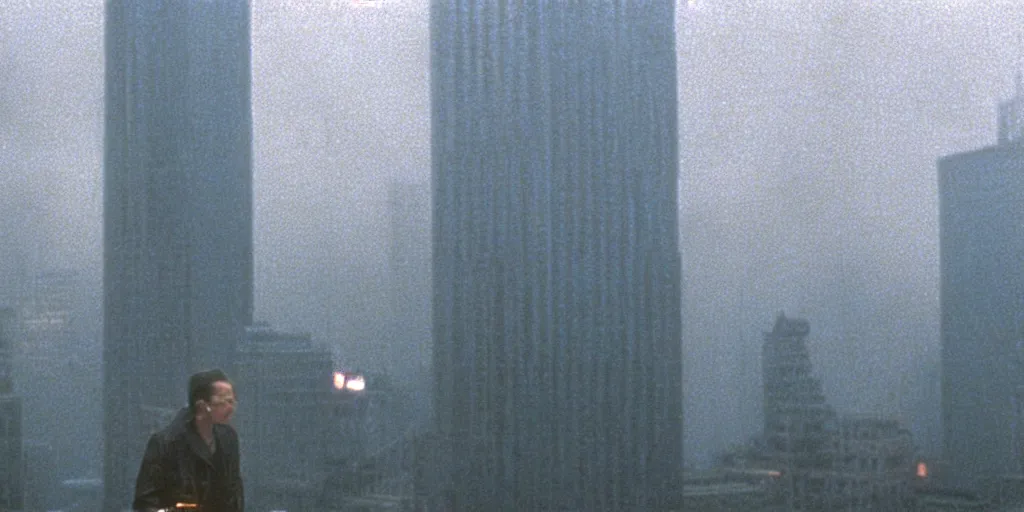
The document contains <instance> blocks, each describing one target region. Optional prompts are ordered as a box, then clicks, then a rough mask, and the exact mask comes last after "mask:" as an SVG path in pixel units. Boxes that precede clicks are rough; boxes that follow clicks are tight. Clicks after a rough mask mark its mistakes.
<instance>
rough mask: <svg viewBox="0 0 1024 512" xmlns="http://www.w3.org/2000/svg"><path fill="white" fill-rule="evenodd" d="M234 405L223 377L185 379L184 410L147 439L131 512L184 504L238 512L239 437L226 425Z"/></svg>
mask: <svg viewBox="0 0 1024 512" xmlns="http://www.w3.org/2000/svg"><path fill="white" fill-rule="evenodd" d="M235 405H236V402H235V392H234V389H233V388H232V386H231V381H230V380H228V377H227V375H225V374H224V372H222V371H220V370H209V371H204V372H199V373H197V374H195V375H192V376H191V377H189V379H188V406H187V407H185V408H183V409H182V410H181V411H179V412H178V414H177V416H175V418H174V420H173V421H171V424H170V425H168V426H167V428H165V429H163V430H161V431H160V432H157V433H156V434H153V435H152V436H151V437H150V438H149V444H148V445H147V446H146V454H145V455H144V456H143V458H142V466H141V467H140V468H139V476H138V478H137V479H136V482H135V500H134V501H133V502H132V509H133V510H137V511H154V510H159V509H171V510H173V509H174V508H175V505H176V504H178V503H189V504H195V505H198V510H199V511H200V512H243V510H244V509H245V500H244V497H243V495H242V477H241V473H240V471H239V464H238V435H237V434H236V433H235V429H233V428H232V427H231V425H229V422H230V421H231V415H232V414H234V412H235ZM193 510H195V509H194V508H193Z"/></svg>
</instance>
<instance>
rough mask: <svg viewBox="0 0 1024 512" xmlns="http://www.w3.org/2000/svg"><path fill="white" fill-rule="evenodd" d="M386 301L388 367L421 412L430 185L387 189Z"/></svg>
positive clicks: (426, 366)
mask: <svg viewBox="0 0 1024 512" xmlns="http://www.w3.org/2000/svg"><path fill="white" fill-rule="evenodd" d="M388 212H389V220H390V222H389V233H388V235H389V236H388V237H389V240H388V277H389V286H388V303H389V306H390V312H391V320H392V327H391V334H390V338H391V339H390V340H389V345H388V348H387V350H386V352H385V355H386V359H385V360H386V361H387V363H386V366H385V368H386V371H387V373H388V374H389V375H390V376H391V379H392V380H393V382H394V383H395V385H398V386H401V387H406V388H409V389H410V390H411V391H412V393H413V395H414V396H416V397H418V398H419V399H420V400H418V401H417V403H418V405H419V410H420V411H426V410H427V409H428V408H427V407H426V406H427V405H428V403H429V400H430V396H429V395H430V393H429V387H430V384H429V383H430V375H429V372H430V297H431V294H430V290H431V279H430V185H429V184H428V183H395V184H393V185H392V186H391V187H390V188H389V189H388Z"/></svg>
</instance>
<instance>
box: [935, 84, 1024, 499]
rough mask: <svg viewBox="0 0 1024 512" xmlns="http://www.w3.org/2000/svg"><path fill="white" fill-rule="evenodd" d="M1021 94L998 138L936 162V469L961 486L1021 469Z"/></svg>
mask: <svg viewBox="0 0 1024 512" xmlns="http://www.w3.org/2000/svg"><path fill="white" fill-rule="evenodd" d="M1022 93H1024V91H1022V88H1021V85H1020V80H1019V79H1018V81H1017V95H1016V98H1015V99H1013V100H1011V101H1009V102H1005V103H1003V104H1002V105H1001V106H1000V109H999V112H1000V119H999V127H1000V129H999V139H998V143H997V144H996V145H994V146H989V147H986V148H982V149H978V150H975V151H969V152H966V153H958V154H954V155H950V156H947V157H944V158H941V159H940V160H939V161H938V185H939V251H940V307H941V313H940V315H941V316H940V336H941V344H942V356H941V361H942V372H941V373H942V427H943V428H942V433H943V458H944V459H945V471H944V474H945V475H946V476H948V477H949V479H950V481H949V483H950V484H951V485H956V486H961V487H967V488H975V489H977V488H980V487H984V486H986V484H987V483H990V482H993V481H995V480H996V479H998V478H1001V476H1002V475H1005V474H1008V473H1020V472H1021V471H1022V469H1024V468H1022V465H1021V453H1020V445H1019V443H1018V442H1017V439H1018V437H1019V435H1020V432H1021V429H1022V425H1021V424H1020V421H1019V417H1018V415H1017V413H1016V410H1017V399H1018V397H1017V394H1016V390H1017V389H1018V388H1019V387H1020V386H1021V385H1024V265H1022V262H1024V260H1022V255H1024V146H1022V145H1021V138H1020V133H1021V131H1020V130H1019V126H1018V125H1019V121H1020V119H1024V117H1021V116H1020V115H1019V113H1020V112H1021V110H1022V109H1021V100H1022V99H1024V97H1022Z"/></svg>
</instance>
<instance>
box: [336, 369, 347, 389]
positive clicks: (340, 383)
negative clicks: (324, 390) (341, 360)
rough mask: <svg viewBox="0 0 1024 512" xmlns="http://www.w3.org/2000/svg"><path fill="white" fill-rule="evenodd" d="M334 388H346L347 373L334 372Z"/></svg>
mask: <svg viewBox="0 0 1024 512" xmlns="http://www.w3.org/2000/svg"><path fill="white" fill-rule="evenodd" d="M334 389H345V374H344V373H341V372H334Z"/></svg>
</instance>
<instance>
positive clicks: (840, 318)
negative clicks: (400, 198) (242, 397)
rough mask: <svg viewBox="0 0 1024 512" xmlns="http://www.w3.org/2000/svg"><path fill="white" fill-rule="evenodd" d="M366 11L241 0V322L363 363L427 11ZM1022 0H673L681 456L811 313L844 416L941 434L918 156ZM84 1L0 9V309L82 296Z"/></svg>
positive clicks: (86, 138)
mask: <svg viewBox="0 0 1024 512" xmlns="http://www.w3.org/2000/svg"><path fill="white" fill-rule="evenodd" d="M879 4H881V5H879ZM384 5H385V7H384V8H383V9H353V8H351V7H350V6H349V5H348V2H343V1H334V0H324V1H321V2H312V1H299V0H277V1H274V0H254V1H253V14H252V39H253V82H252V83H253V120H254V129H253V134H254V144H253V146H254V162H255V168H254V172H253V174H254V193H255V198H254V205H255V206H254V208H255V212H254V222H255V251H256V254H255V263H256V283H255V284H256V315H257V317H258V318H259V319H262V320H266V321H269V322H271V323H273V324H275V325H276V326H277V327H280V328H282V329H289V330H300V331H309V332H311V333H313V335H314V338H315V339H316V340H318V341H322V342H328V343H331V344H332V345H334V346H336V347H337V348H338V350H339V353H340V354H341V355H342V356H343V358H344V360H345V361H347V362H348V363H349V364H352V365H356V366H365V367H368V368H372V367H379V366H385V365H386V362H385V361H381V360H380V358H379V356H380V351H377V350H375V349H374V347H375V346H376V345H379V343H378V340H379V339H380V338H382V337H383V336H384V335H385V331H386V329H387V322H386V321H385V319H384V315H385V312H386V311H387V300H386V297H387V290H386V289H385V285H386V282H387V280H386V278H387V275H386V271H387V268H386V264H387V257H386V254H387V253H386V251H387V246H386V243H387V242H386V240H384V239H383V238H382V235H383V234H384V233H386V232H387V229H386V226H387V222H386V219H387V211H386V203H385V201H386V197H387V189H388V186H389V183H391V182H393V181H401V182H425V181H427V180H429V169H430V162H429V155H430V152H429V142H430V141H429V67H428V66H429V62H428V60H429V53H428V49H429V45H428V20H427V12H428V8H427V5H428V4H427V2H426V0H385V3H384ZM1022 16H1024V9H1022V8H1021V7H1018V6H1016V5H1015V4H1014V3H1012V2H997V3H995V4H993V3H991V2H980V1H979V2H966V1H962V2H952V1H934V2H911V1H894V2H882V3H878V2H867V1H859V2H858V1H855V2H843V3H840V2H832V1H826V0H821V1H800V2H796V1H791V2H786V1H781V0H780V1H754V0H746V1H741V0H734V1H715V0H689V1H684V2H680V4H679V9H678V12H677V34H678V41H677V45H678V49H679V67H678V69H679V92H680V109H679V112H680V137H681V144H680V165H681V167H680V177H681V180H680V190H681V194H680V197H681V206H680V215H681V229H682V237H681V244H682V256H683V262H684V269H683V273H684V294H685V295H684V304H685V306H684V329H685V333H686V336H685V341H684V355H685V360H686V364H685V373H686V374H685V383H686V404H685V411H684V414H685V416H686V427H687V431H686V443H687V452H688V453H687V457H688V458H689V459H690V461H691V463H694V464H700V463H702V462H703V461H706V460H707V459H708V458H709V457H710V456H711V455H712V454H713V453H714V452H715V451H717V450H719V449H721V448H723V447H725V446H727V445H729V444H731V443H736V442H740V441H742V440H743V439H744V438H745V437H746V436H749V435H751V434H753V433H755V432H756V431H757V430H758V429H759V428H760V416H759V414H760V411H759V407H760V405H759V404H760V396H761V395H760V392H761V391H760V388H759V385H760V362H759V360H760V349H761V333H762V331H766V330H769V329H770V328H771V324H772V321H773V319H774V315H775V314H776V313H777V312H778V311H785V312H786V313H787V314H788V315H790V316H803V317H806V318H807V319H808V320H809V321H810V322H811V329H812V332H811V339H810V343H809V348H810V350H811V352H812V361H813V362H814V364H815V369H816V373H817V374H819V375H820V376H822V377H823V380H824V385H825V390H826V393H827V394H828V395H829V397H830V400H831V401H832V403H833V404H834V405H835V406H836V407H837V409H838V410H839V411H840V412H841V413H842V412H872V411H874V412H884V413H888V414H897V415H900V416H901V417H902V418H903V419H904V421H906V422H907V423H908V424H911V425H912V427H914V429H915V435H919V436H924V437H927V435H929V434H928V432H932V431H933V430H934V429H937V427H938V425H937V420H938V415H937V411H938V402H937V400H938V395H937V394H935V395H934V396H930V395H929V394H928V393H929V392H930V391H929V389H931V388H930V386H932V384H935V385H937V381H935V380H934V379H935V378H936V377H937V370H936V365H937V364H938V240H937V236H938V226H937V216H938V206H937V202H936V177H935V160H936V159H937V158H939V157H941V156H943V155H947V154H950V153H953V152H958V151H964V150H968V149H973V148H977V147H980V146H984V145H989V144H992V143H993V142H994V140H995V105H996V101H998V100H999V99H1002V98H1005V97H1007V96H1008V95H1009V94H1010V89H1011V84H1012V78H1013V73H1014V70H1015V68H1016V67H1019V63H1020V61H1021V58H1020V56H1021V55H1024V49H1022V48H1021V45H1020V43H1018V41H1017V33H1018V32H1019V31H1020V29H1019V28H1018V27H1020V26H1021V21H1022ZM102 18H103V12H102V3H101V2H99V1H97V0H90V1H88V2H80V1H71V0H68V1H56V0H55V1H52V2H29V1H28V0H7V1H5V2H2V3H0V121H2V122H0V208H2V211H0V302H4V301H7V302H11V301H13V300H14V299H15V298H16V296H17V294H18V293H19V291H18V287H19V285H18V283H19V282H20V280H22V279H23V278H24V277H25V276H27V275H30V274H32V273H36V272H40V271H44V270H50V269H57V268H77V269H80V270H81V271H82V272H83V273H84V274H85V275H87V276H90V278H89V279H87V281H88V282H90V283H93V285H94V286H96V287H97V289H96V290H95V292H94V293H92V294H91V295H93V296H95V297H97V300H98V297H100V294H99V290H98V286H99V285H100V278H99V275H100V268H101V258H102V254H101V236H102V232H101V226H102V223H101V219H100V216H101V213H102V119H101V115H102V96H103V52H102V34H103V30H102ZM424 221H425V222H426V219H425V220H424ZM97 354H98V352H97ZM929 409H930V410H931V415H929V414H928V410H929ZM922 411H924V412H922ZM932 434H934V432H932ZM918 443H919V444H922V443H921V439H918Z"/></svg>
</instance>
